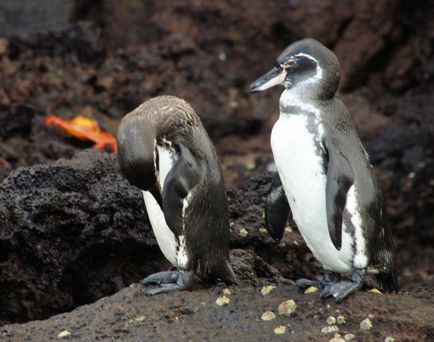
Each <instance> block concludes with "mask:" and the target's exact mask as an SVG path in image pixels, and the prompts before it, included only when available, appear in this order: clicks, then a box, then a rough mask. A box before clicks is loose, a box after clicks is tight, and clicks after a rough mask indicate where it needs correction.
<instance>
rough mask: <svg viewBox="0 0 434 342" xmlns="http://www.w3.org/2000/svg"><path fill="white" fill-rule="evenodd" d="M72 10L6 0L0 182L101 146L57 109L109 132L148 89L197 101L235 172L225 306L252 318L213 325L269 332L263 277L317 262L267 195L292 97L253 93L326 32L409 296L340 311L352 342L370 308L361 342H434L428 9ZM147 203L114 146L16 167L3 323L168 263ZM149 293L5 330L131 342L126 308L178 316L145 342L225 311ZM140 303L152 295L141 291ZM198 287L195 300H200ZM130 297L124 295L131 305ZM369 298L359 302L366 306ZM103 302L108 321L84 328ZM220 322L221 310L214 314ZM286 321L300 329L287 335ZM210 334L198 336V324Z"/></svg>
mask: <svg viewBox="0 0 434 342" xmlns="http://www.w3.org/2000/svg"><path fill="white" fill-rule="evenodd" d="M60 2H61V4H60ZM60 2H59V1H57V0H40V1H38V4H37V5H35V4H34V2H32V1H27V0H26V1H20V4H19V6H17V4H16V1H9V0H6V1H1V2H0V181H1V180H3V179H5V178H6V177H7V176H8V174H9V173H10V172H11V171H13V170H15V169H17V168H19V167H21V166H28V165H34V164H38V163H47V162H50V161H54V160H57V159H58V158H65V157H66V158H70V157H72V156H74V155H75V154H76V153H77V152H78V151H80V150H81V149H83V148H85V147H90V144H89V143H86V142H82V141H77V140H75V139H72V138H68V137H66V136H65V135H64V134H63V133H62V132H61V131H59V130H55V129H47V128H45V127H44V123H43V121H44V118H45V117H46V116H47V115H48V114H52V113H55V114H58V115H60V116H61V117H63V118H70V117H72V116H75V115H78V114H84V115H86V116H90V117H94V118H96V119H97V120H98V121H99V123H100V124H101V126H102V127H103V128H104V129H105V130H108V131H110V132H112V133H113V132H115V130H116V127H117V125H118V123H119V120H120V118H121V117H122V115H123V114H124V113H126V112H128V111H130V110H131V109H133V108H134V107H135V106H137V105H138V104H140V103H141V102H142V101H143V100H144V99H146V98H149V97H151V96H155V95H160V94H163V93H170V94H175V95H178V96H181V97H184V98H186V99H187V100H189V101H190V102H191V103H192V104H193V106H194V108H195V109H196V110H197V112H198V114H199V115H200V116H201V118H202V120H203V122H204V125H205V126H206V128H207V130H208V131H209V133H210V135H211V137H212V138H213V140H214V141H215V142H216V145H217V149H218V152H219V156H220V158H221V160H222V162H223V168H224V171H225V179H226V180H227V182H228V183H229V184H230V185H231V186H232V188H230V189H228V195H229V199H230V203H231V207H230V213H231V221H232V231H231V244H232V249H233V250H232V251H231V255H232V260H233V263H234V268H235V270H236V272H237V275H238V277H239V279H240V280H241V283H242V284H243V286H244V287H242V288H238V289H237V290H234V291H239V293H240V297H242V298H240V299H238V300H239V301H238V300H233V301H232V302H231V304H232V303H237V304H238V306H237V307H236V308H235V309H233V310H235V311H229V312H230V319H234V316H237V315H240V317H244V318H246V319H248V320H250V321H251V322H252V325H251V326H249V325H247V326H246V325H245V324H244V323H243V322H242V321H243V319H244V318H242V319H240V322H241V323H240V325H237V324H238V323H236V324H235V325H231V324H230V322H229V321H224V320H221V321H219V320H217V322H226V323H221V325H219V324H220V323H215V324H217V325H218V326H217V327H216V329H218V332H219V333H222V334H223V332H222V329H221V327H225V328H226V329H228V331H229V333H230V334H233V335H231V336H240V339H241V340H242V338H241V336H244V335H236V333H235V331H234V330H231V329H232V328H234V329H235V330H236V329H238V330H242V331H243V332H244V333H245V334H246V335H245V336H248V335H247V333H248V331H251V332H252V335H254V336H255V337H256V336H258V335H259V334H261V332H263V333H264V334H265V330H261V331H259V330H257V329H262V326H261V327H259V326H258V324H257V321H256V319H257V318H258V319H259V317H260V314H261V313H262V312H263V311H264V310H265V309H267V310H270V309H273V308H272V307H266V308H265V307H263V308H262V307H260V308H259V309H261V310H262V309H264V310H262V311H260V312H259V311H258V312H257V311H255V310H257V308H256V307H254V305H255V302H256V299H255V300H253V298H254V297H252V296H250V295H249V293H253V292H255V291H256V290H253V288H252V286H257V285H259V284H261V282H263V279H266V278H270V277H272V278H278V277H281V276H284V277H287V278H297V277H299V276H305V277H312V276H317V275H318V274H319V271H320V267H319V265H318V263H317V262H316V261H315V260H314V259H313V257H312V255H311V254H310V253H309V251H308V250H307V248H306V246H305V245H304V243H303V240H302V238H301V237H300V235H299V234H298V232H297V231H296V230H295V229H294V227H293V226H292V228H293V231H292V232H287V233H285V236H284V238H283V240H282V242H281V243H279V244H276V243H275V242H273V241H272V240H271V238H270V237H269V236H268V235H267V234H264V232H263V228H264V227H263V223H262V222H263V219H262V213H263V196H264V194H265V193H266V192H267V191H268V186H269V180H270V175H269V174H267V173H266V170H267V169H269V168H270V165H269V162H270V161H271V160H272V156H271V153H270V147H269V135H270V130H271V127H272V124H273V122H274V121H275V120H276V111H277V109H278V106H277V98H278V95H279V93H280V90H279V89H275V90H271V91H269V92H266V93H262V94H258V95H255V96H250V95H249V94H248V92H247V86H248V84H249V83H250V82H251V81H252V80H253V79H255V78H256V77H257V76H258V75H260V74H262V73H263V72H264V71H266V70H268V69H269V68H270V66H271V65H272V63H273V60H274V58H275V57H276V56H277V55H278V54H279V53H280V52H281V50H282V49H283V48H284V47H285V46H286V45H287V44H288V43H289V42H291V41H293V40H296V39H299V38H303V37H306V36H311V37H314V38H317V39H319V40H320V41H322V42H323V43H325V44H326V45H327V46H329V47H331V48H332V49H333V50H334V51H335V52H336V54H337V55H338V57H339V59H340V61H341V66H342V84H341V88H340V92H341V94H340V95H341V97H342V99H343V100H344V102H345V104H346V105H347V106H348V108H349V110H350V112H351V114H352V115H353V118H354V120H355V122H356V125H357V128H358V130H359V132H360V135H361V137H362V140H363V141H364V143H365V146H366V149H367V151H368V152H369V154H370V155H371V161H372V163H373V165H374V167H375V172H376V174H377V176H378V178H379V181H380V185H381V187H382V189H383V192H384V194H385V198H386V203H387V209H388V213H389V216H390V218H391V222H392V228H393V231H394V237H395V242H396V246H397V250H398V265H399V274H400V283H401V285H402V292H403V293H406V292H408V293H410V296H402V295H399V296H380V297H376V296H375V295H373V296H371V297H368V295H366V294H361V293H360V294H357V295H356V296H354V297H353V298H350V300H349V301H348V303H344V304H343V307H345V308H348V310H349V311H348V315H350V316H351V315H353V314H354V315H355V319H354V320H352V321H351V322H352V323H351V324H353V325H351V326H350V327H351V329H348V330H346V329H341V331H342V332H346V331H348V332H351V333H354V334H355V335H356V336H358V332H357V331H356V330H355V329H356V328H357V327H358V323H359V322H360V321H361V320H362V319H364V318H366V316H367V314H369V313H370V312H371V313H372V312H373V313H374V314H375V313H380V314H381V315H383V316H382V317H383V320H382V321H377V320H376V319H374V320H373V324H374V329H373V331H372V334H373V335H361V336H360V339H362V340H369V339H371V340H381V339H384V336H394V334H395V333H396V336H395V337H396V338H397V340H400V339H405V338H409V339H422V338H424V337H425V338H426V339H427V340H431V339H433V338H432V324H431V323H430V322H426V321H423V318H424V317H425V318H426V317H431V316H432V314H430V312H428V311H426V305H425V300H426V298H429V297H430V296H431V297H432V289H433V287H434V284H433V279H434V268H433V263H432V260H433V258H434V248H433V241H434V235H433V234H434V230H433V229H432V227H433V225H434V181H433V179H434V173H433V170H434V149H433V146H434V112H433V110H432V104H433V103H434V82H433V81H434V67H433V66H434V52H433V46H434V45H433V42H434V21H432V20H431V19H432V17H433V16H434V5H433V2H432V1H426V0H421V1H413V2H409V1H392V0H377V1H373V0H362V1H355V0H354V1H352V0H343V1H339V5H336V2H335V1H331V0H314V1H290V2H288V1H286V2H285V1H280V0H271V1H266V0H253V1H245V2H240V1H236V0H222V1H218V2H207V1H196V0H193V1H188V2H183V1H141V0H127V1H122V2H120V1H113V0H104V1H84V0H75V1H72V0H71V1H69V0H68V1H60ZM53 4H57V5H56V6H54V5H53ZM258 8H260V9H261V11H260V13H261V15H258V10H257V9H258ZM5 13H8V17H7V18H6V17H5V16H4V14H5ZM11 18H13V19H14V20H11ZM22 23H25V25H22ZM16 33H17V34H19V36H18V37H17V36H16ZM270 114H271V116H270V117H269V115H270ZM235 189H236V190H235ZM140 203H141V196H140V193H139V192H138V190H137V189H134V188H131V187H129V186H128V185H127V183H126V182H125V181H123V180H122V179H121V178H120V175H119V173H118V169H117V165H116V163H115V160H114V158H113V157H110V156H108V155H103V154H98V153H90V152H85V153H84V154H80V155H79V156H77V157H76V158H75V159H73V160H72V161H60V162H56V163H55V164H53V165H52V166H51V167H49V166H41V165H38V166H35V167H34V168H30V169H28V168H26V169H19V170H16V171H14V172H13V173H12V174H10V175H9V177H8V178H6V179H5V181H4V182H3V183H2V184H1V185H0V321H1V322H2V323H4V322H6V321H9V322H10V321H14V322H20V321H25V320H29V319H35V318H39V319H41V318H46V317H48V316H50V315H51V314H54V313H58V312H62V311H64V310H70V309H72V308H74V307H76V306H77V305H80V304H83V303H90V302H92V301H94V300H96V299H98V298H100V297H102V296H105V295H108V294H111V293H114V292H115V291H118V290H119V289H121V288H123V287H125V286H128V284H130V283H131V282H134V281H138V280H139V279H141V278H142V277H143V276H144V275H146V274H148V273H149V272H151V271H154V270H159V269H162V268H166V267H168V264H167V262H166V261H165V260H164V258H163V257H162V255H161V253H160V252H159V251H158V248H157V247H156V245H155V241H154V239H153V237H152V234H151V232H150V230H149V226H148V225H147V222H146V215H145V213H144V210H143V207H142V205H141V204H140ZM118 208H119V210H118ZM126 227H127V228H126ZM135 291H139V292H140V294H138V292H135ZM249 291H250V292H249ZM291 291H292V290H291ZM291 291H290V292H289V294H290V295H291V296H293V294H292V293H293V292H291ZM141 292H142V289H141V288H140V287H139V288H133V289H125V290H123V292H121V293H120V294H119V295H115V297H113V298H105V299H103V301H102V302H100V303H104V306H99V305H100V304H98V303H97V304H96V305H95V306H84V307H82V308H80V309H78V310H77V311H74V312H73V313H72V314H71V315H66V316H60V317H55V318H53V320H50V321H47V322H39V323H38V322H33V323H29V324H28V325H24V326H22V327H20V326H12V327H11V326H8V327H7V329H6V330H1V329H0V334H1V333H4V334H3V336H5V337H6V340H21V339H23V338H24V336H30V335H32V336H33V337H34V340H41V341H46V340H47V339H48V338H55V335H57V333H58V332H60V330H63V329H64V328H63V327H68V322H77V323H74V324H73V325H71V327H72V328H73V330H74V331H79V334H81V335H80V336H81V337H82V338H83V339H84V338H85V336H94V337H95V338H94V339H97V338H99V339H107V338H112V337H118V338H121V337H122V338H126V336H127V335H122V334H123V332H122V331H123V330H122V329H124V327H125V324H126V323H125V322H124V320H123V318H122V317H123V315H124V314H125V315H127V316H129V315H131V316H132V317H133V315H135V314H136V313H137V314H138V315H139V314H140V312H143V313H144V314H145V315H146V316H147V317H148V316H149V317H155V318H158V319H159V322H161V321H162V320H161V317H163V318H164V319H165V320H167V322H168V325H170V327H168V326H167V325H165V324H166V321H164V322H165V323H164V324H162V325H160V326H158V327H156V326H155V322H154V321H152V320H150V321H149V322H146V323H145V325H144V326H143V328H144V329H141V328H142V325H139V326H140V328H137V327H136V326H134V329H131V331H133V332H132V333H131V335H130V337H131V336H133V338H136V339H138V340H140V335H137V334H140V333H143V334H144V335H143V336H145V337H146V336H150V334H152V333H153V332H165V331H167V332H168V335H167V336H168V337H170V336H171V335H169V333H171V332H173V331H174V330H171V328H173V329H175V328H179V325H176V324H173V322H176V317H178V318H179V317H181V321H182V322H184V323H186V324H190V323H194V322H199V324H196V325H199V326H200V324H201V323H203V324H204V327H206V328H210V329H211V333H212V334H213V333H214V332H215V331H216V330H212V327H215V325H214V326H213V325H212V324H211V325H208V323H206V319H208V318H206V315H204V314H203V312H202V311H200V310H199V309H197V308H199V307H201V305H203V304H201V303H202V302H205V303H208V301H209V303H213V300H214V299H212V300H211V299H210V295H211V294H212V293H215V290H211V291H201V292H198V293H197V294H174V295H170V296H166V297H164V298H166V299H158V300H155V302H154V301H152V300H150V301H147V300H145V299H144V298H142V297H141ZM124 295H125V296H126V297H125V298H126V299H125V298H124V297H123V296H124ZM130 295H131V296H132V298H135V299H137V298H140V300H137V302H136V301H135V300H129V299H128V298H130V297H128V296H130ZM196 295H197V298H198V299H197V301H196V300H195V299H192V297H194V298H196V297H195V296H196ZM184 296H187V298H188V299H189V301H188V302H186V301H185V300H184V299H183V298H184ZM296 296H297V294H296V293H294V298H298V297H296ZM121 297H122V298H121ZM282 297H284V296H283V295H282V296H281V295H280V294H279V296H278V299H279V301H284V300H286V299H288V298H282ZM415 297H419V298H422V300H421V301H418V300H414V298H415ZM119 298H121V299H119ZM160 298H163V297H160ZM255 298H256V297H255ZM304 298H305V297H303V296H302V298H300V299H297V301H301V302H303V300H304ZM314 298H316V297H314ZM370 298H372V299H370ZM377 298H379V301H377ZM123 300H125V301H126V304H124V303H120V302H122V301H123ZM159 300H161V305H162V306H163V309H161V307H160V310H156V309H157V308H158V307H156V306H153V305H154V304H152V305H150V306H149V311H147V310H148V304H149V303H160V302H159ZM275 300H276V302H277V299H275ZM365 300H367V302H366V305H367V306H365ZM173 302H175V303H176V304H174V305H176V306H177V308H174V309H173V310H174V311H175V315H174V316H171V315H170V314H169V313H168V312H167V310H171V309H170V308H171V305H172V304H171V303H173ZM189 303H191V305H192V306H194V308H192V307H189V310H192V311H194V312H198V314H199V315H196V314H195V313H193V314H191V315H190V313H189V311H188V310H187V309H186V310H187V311H185V312H184V311H182V308H183V307H186V306H188V305H190V304H189ZM327 303H328V302H327ZM378 303H381V304H378ZM431 304H432V303H431ZM135 305H138V306H135ZM308 305H309V302H308ZM360 306H361V307H363V308H364V309H363V310H364V312H359V311H357V308H358V307H360ZM240 307H241V308H240ZM410 307H413V309H414V310H413V309H412V310H410V309H409V308H410ZM101 308H107V310H105V309H104V310H102V309H101ZM119 308H120V309H119ZM136 308H137V312H136V311H135V310H136ZM167 308H169V309H167ZM332 308H334V305H333V304H332ZM320 309H322V310H326V309H327V307H326V306H325V308H324V303H323V304H322V305H320V302H317V301H314V304H313V311H311V310H309V311H306V317H307V319H308V320H307V321H306V320H304V318H303V317H299V318H301V325H297V324H298V323H295V324H296V325H295V326H294V331H295V334H297V331H301V329H303V333H304V330H306V327H312V326H313V325H315V324H319V325H320V326H319V328H318V330H320V328H321V326H322V325H323V323H324V322H325V318H326V317H327V316H325V315H324V317H325V318H324V322H316V321H312V320H311V319H312V317H315V312H316V311H315V310H320ZM401 309H402V313H401V311H400V310H401ZM407 309H408V310H407ZM231 310H232V308H231ZM237 310H239V311H237ZM101 311H103V319H102V320H101V321H98V320H96V321H94V322H95V325H92V324H90V325H88V326H87V327H82V328H80V326H83V324H84V323H87V322H89V321H90V320H91V319H90V318H89V317H90V316H91V315H93V314H95V312H98V313H100V312H101ZM112 312H113V315H114V316H110V314H111V313H112ZM118 312H120V313H119V314H118ZM418 312H420V313H421V314H420V315H418ZM328 314H332V313H331V312H329V313H328ZM243 315H244V316H243ZM381 315H380V316H381ZM423 315H425V316H423ZM119 317H121V318H122V319H121V323H119V319H118V318H119ZM167 317H168V318H167ZM212 317H220V316H218V315H217V313H216V312H215V311H210V316H209V318H210V319H212ZM253 317H254V318H253ZM172 318H173V320H172ZM190 318H191V320H190ZM413 318H414V320H413V321H412V319H413ZM228 322H229V323H228ZM388 322H389V323H388ZM106 323H107V325H105V324H106ZM276 323H277V322H276ZM280 323H284V322H283V321H282V322H280V321H279V324H280ZM286 323H288V322H286ZM288 324H291V325H292V324H294V322H292V321H291V322H289V323H288ZM388 324H389V325H388ZM96 325H99V326H104V327H103V328H101V327H97V326H96ZM276 325H277V324H276ZM61 327H62V328H61ZM377 327H380V329H382V330H381V332H379V331H378V330H376V329H377ZM409 327H410V328H409ZM60 328H61V329H60ZM99 328H101V329H102V330H101V331H102V332H101V333H100V332H98V331H97V330H98V329H99ZM273 328H274V326H273ZM353 328H354V329H353ZM80 329H82V330H80ZM86 329H88V330H86ZM125 329H127V328H125ZM183 329H184V330H183V331H185V334H186V336H187V337H188V336H191V338H192V339H195V337H194V336H192V335H189V334H190V333H191V329H187V328H183ZM255 329H256V330H255ZM127 330H128V329H127ZM287 330H288V331H289V332H291V327H289V326H288V329H287ZM405 330H407V331H408V335H405V334H406V332H405ZM267 331H268V330H267ZM270 331H272V329H271V330H270ZM383 332H384V334H383ZM418 332H420V334H418ZM10 334H15V335H14V336H15V337H13V338H12V337H10ZM73 334H74V332H73ZM3 336H2V335H0V339H1V337H3ZM8 336H9V337H8ZM53 336H54V337H53ZM104 336H105V337H104ZM107 336H110V337H107ZM198 336H201V337H203V336H204V335H203V334H202V333H201V332H198ZM208 336H213V335H208ZM288 336H289V335H284V339H287V338H288ZM297 336H298V335H297ZM300 336H302V337H301V338H302V339H304V337H306V335H300ZM313 336H314V338H316V335H313ZM26 338H27V337H26ZM28 338H30V339H32V337H28ZM327 340H328V338H327Z"/></svg>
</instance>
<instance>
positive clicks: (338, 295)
mask: <svg viewBox="0 0 434 342" xmlns="http://www.w3.org/2000/svg"><path fill="white" fill-rule="evenodd" d="M364 276H365V270H364V269H357V270H355V271H354V272H353V273H352V274H351V276H350V278H349V279H348V280H340V281H337V282H333V283H330V284H328V285H326V286H325V287H324V290H323V291H322V292H321V294H320V297H321V298H322V299H324V298H328V297H334V298H335V299H336V302H337V303H339V302H341V301H342V300H344V299H345V298H346V297H348V296H349V295H350V294H351V293H353V292H355V291H357V290H358V289H360V288H361V287H362V285H363V280H364Z"/></svg>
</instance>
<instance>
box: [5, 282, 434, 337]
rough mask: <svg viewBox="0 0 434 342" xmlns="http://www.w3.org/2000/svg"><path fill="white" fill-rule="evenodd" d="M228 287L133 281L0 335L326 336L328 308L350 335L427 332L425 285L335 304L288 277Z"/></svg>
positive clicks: (432, 333) (430, 328) (429, 306)
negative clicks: (284, 309)
mask: <svg viewBox="0 0 434 342" xmlns="http://www.w3.org/2000/svg"><path fill="white" fill-rule="evenodd" d="M230 290H231V292H232V294H231V295H230V296H228V297H229V298H230V303H229V304H228V305H227V306H218V305H217V304H216V302H215V301H216V299H217V298H218V297H219V296H220V295H221V293H222V288H213V289H206V290H199V291H195V292H182V293H181V292H178V293H171V294H169V295H162V296H158V297H147V296H145V289H144V287H143V286H141V285H134V286H132V287H129V288H126V289H123V290H121V291H120V292H118V293H116V294H115V295H113V296H112V297H105V298H103V299H101V300H99V301H97V302H96V303H94V304H92V305H84V306H81V307H80V308H77V309H76V310H74V311H72V312H70V313H65V314H61V315H57V316H54V317H52V318H50V319H49V320H46V321H35V322H29V323H26V324H22V325H18V324H14V325H6V326H3V327H1V328H0V339H1V338H4V339H5V340H6V341H22V340H30V341H37V342H39V341H40V342H43V341H52V340H58V339H57V338H56V336H57V335H58V334H59V333H60V332H61V331H64V330H67V331H69V332H70V333H71V339H72V340H74V341H99V340H101V341H111V340H119V341H155V340H158V341H185V340H192V341H204V340H205V341H207V340H208V341H228V340H230V341H233V340H236V341H243V342H244V341H246V342H247V341H256V340H258V339H260V340H264V341H288V340H290V341H307V340H312V341H329V340H330V338H332V337H333V335H324V334H322V333H321V329H322V328H323V327H325V326H327V322H326V321H327V318H328V317H329V316H331V315H333V316H337V315H344V317H345V323H343V324H339V326H338V327H339V333H340V334H341V336H344V335H345V334H350V333H351V334H354V335H355V336H356V340H357V341H384V339H385V337H387V336H392V337H394V338H395V339H396V341H432V339H433V338H434V325H433V322H432V319H431V317H433V315H434V306H433V302H432V300H431V302H430V301H429V300H428V299H427V298H428V296H430V294H429V292H428V291H427V292H426V293H425V298H421V299H419V298H414V297H412V296H408V295H404V294H400V295H387V296H384V295H376V294H369V293H361V292H359V293H357V294H356V295H355V296H352V297H350V298H349V299H348V300H347V301H345V302H344V303H342V304H340V305H337V304H335V303H333V301H327V302H323V301H321V300H319V299H318V296H317V295H316V294H311V295H305V294H303V293H300V292H299V291H298V290H296V289H295V288H294V286H293V285H278V286H277V288H276V289H275V290H273V291H272V292H271V293H270V294H269V295H267V296H263V295H261V293H260V287H256V288H254V287H230ZM288 299H293V300H294V301H295V302H296V304H297V310H296V311H295V313H294V314H293V315H292V316H291V317H286V316H282V315H277V309H278V306H279V304H280V303H282V302H283V301H286V300H288ZM326 303H327V304H326ZM266 310H271V311H273V312H275V313H276V316H277V317H276V319H274V320H271V321H263V320H261V315H262V313H263V312H264V311H266ZM368 315H370V317H372V318H370V319H371V321H372V323H373V328H372V329H371V330H370V331H364V330H361V329H360V326H359V325H360V322H361V321H362V320H363V319H365V318H366V317H367V316H368ZM372 315H373V316H372ZM280 325H284V326H286V328H287V329H286V333H285V334H283V335H281V336H278V335H275V334H274V332H273V330H274V328H275V327H277V326H280Z"/></svg>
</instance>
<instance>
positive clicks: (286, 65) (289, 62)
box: [280, 59, 296, 69]
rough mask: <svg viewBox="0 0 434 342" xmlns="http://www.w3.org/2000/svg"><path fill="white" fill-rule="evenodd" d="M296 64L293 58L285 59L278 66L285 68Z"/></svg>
mask: <svg viewBox="0 0 434 342" xmlns="http://www.w3.org/2000/svg"><path fill="white" fill-rule="evenodd" d="M295 65H296V60H295V59H288V60H287V61H285V62H283V63H282V64H280V67H281V68H283V69H287V68H291V67H293V66H295Z"/></svg>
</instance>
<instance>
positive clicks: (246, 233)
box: [239, 228, 249, 237]
mask: <svg viewBox="0 0 434 342" xmlns="http://www.w3.org/2000/svg"><path fill="white" fill-rule="evenodd" d="M239 234H240V236H241V237H246V236H247V235H249V233H248V232H247V230H246V228H241V229H240V232H239Z"/></svg>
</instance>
